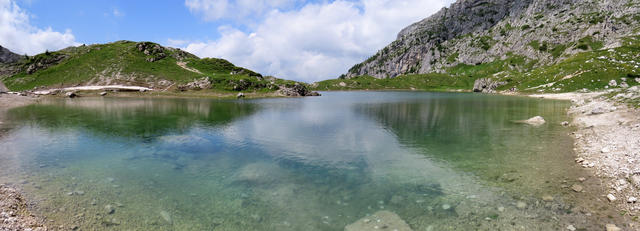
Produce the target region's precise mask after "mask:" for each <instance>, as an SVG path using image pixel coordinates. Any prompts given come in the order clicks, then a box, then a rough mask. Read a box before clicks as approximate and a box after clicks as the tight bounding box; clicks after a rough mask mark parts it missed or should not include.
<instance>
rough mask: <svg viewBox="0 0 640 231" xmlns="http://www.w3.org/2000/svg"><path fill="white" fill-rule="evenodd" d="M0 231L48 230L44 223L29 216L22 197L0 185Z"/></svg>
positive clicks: (12, 189)
mask: <svg viewBox="0 0 640 231" xmlns="http://www.w3.org/2000/svg"><path fill="white" fill-rule="evenodd" d="M0 230H25V231H27V230H32V231H45V230H49V229H47V227H46V226H45V225H44V221H43V220H41V219H38V218H36V217H35V216H33V215H31V214H30V213H29V211H28V209H27V203H26V201H25V199H24V198H23V197H22V195H21V194H20V193H19V192H18V191H17V190H16V189H14V188H12V187H9V186H6V185H2V184H0Z"/></svg>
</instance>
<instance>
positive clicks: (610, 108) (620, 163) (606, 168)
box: [532, 87, 640, 218]
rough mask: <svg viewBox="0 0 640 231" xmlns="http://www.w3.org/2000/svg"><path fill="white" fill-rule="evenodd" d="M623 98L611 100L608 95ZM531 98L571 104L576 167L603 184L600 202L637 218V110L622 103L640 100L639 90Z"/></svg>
mask: <svg viewBox="0 0 640 231" xmlns="http://www.w3.org/2000/svg"><path fill="white" fill-rule="evenodd" d="M615 94H617V96H619V95H625V97H623V98H621V97H612V96H611V95H615ZM532 97H541V98H550V99H562V100H571V102H572V106H571V108H570V109H569V111H568V113H569V115H571V116H572V118H573V121H571V122H570V123H569V125H570V126H574V127H575V132H572V133H571V136H573V137H574V141H575V147H574V149H575V152H576V154H577V156H576V163H577V164H579V165H581V166H582V167H584V168H590V169H593V170H594V173H595V175H596V176H597V177H600V178H602V179H603V180H604V182H605V183H606V184H605V185H606V187H607V188H606V189H605V193H607V194H606V195H601V196H602V201H603V202H605V203H609V204H610V205H612V206H615V207H616V208H617V209H619V210H620V212H621V214H622V213H624V214H627V215H629V216H630V217H632V218H633V217H637V216H638V215H639V214H640V202H638V201H637V200H638V199H637V198H640V110H639V109H637V108H632V107H631V106H630V105H629V104H627V103H625V98H626V99H637V98H640V91H639V90H638V87H633V88H629V89H623V90H617V91H608V92H600V93H565V94H547V95H532Z"/></svg>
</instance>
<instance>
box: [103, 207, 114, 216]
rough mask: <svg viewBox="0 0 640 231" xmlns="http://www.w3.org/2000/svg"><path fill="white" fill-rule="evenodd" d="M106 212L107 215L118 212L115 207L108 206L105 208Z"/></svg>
mask: <svg viewBox="0 0 640 231" xmlns="http://www.w3.org/2000/svg"><path fill="white" fill-rule="evenodd" d="M104 211H105V212H106V213H107V214H113V213H115V212H116V209H115V208H114V207H113V205H106V206H104Z"/></svg>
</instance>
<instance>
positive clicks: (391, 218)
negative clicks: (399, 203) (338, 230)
mask: <svg viewBox="0 0 640 231" xmlns="http://www.w3.org/2000/svg"><path fill="white" fill-rule="evenodd" d="M344 230H345V231H365V230H366V231H369V230H397V231H411V230H412V229H411V227H409V225H408V224H407V223H406V222H405V221H404V220H402V219H401V218H400V216H398V214H395V213H393V212H390V211H386V210H382V211H378V212H376V213H374V214H373V215H371V216H366V217H363V218H361V219H360V220H358V221H356V222H354V223H353V224H350V225H347V226H346V227H345V228H344Z"/></svg>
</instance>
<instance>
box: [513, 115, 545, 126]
mask: <svg viewBox="0 0 640 231" xmlns="http://www.w3.org/2000/svg"><path fill="white" fill-rule="evenodd" d="M516 122H519V123H525V124H529V125H533V126H540V125H543V124H544V123H546V122H547V121H545V120H544V118H542V116H534V117H532V118H530V119H528V120H521V121H516Z"/></svg>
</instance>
